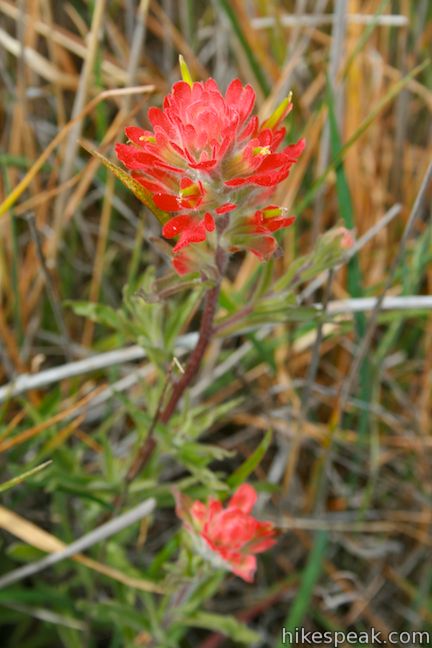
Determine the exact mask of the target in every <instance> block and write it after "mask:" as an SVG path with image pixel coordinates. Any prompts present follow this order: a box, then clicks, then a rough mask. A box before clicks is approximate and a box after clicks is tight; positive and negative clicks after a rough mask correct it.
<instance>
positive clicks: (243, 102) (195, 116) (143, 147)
mask: <svg viewBox="0 0 432 648" xmlns="http://www.w3.org/2000/svg"><path fill="white" fill-rule="evenodd" d="M254 103H255V93H254V91H253V89H252V88H251V86H249V85H246V86H242V84H241V82H240V81H239V79H235V80H234V81H232V82H231V83H230V85H229V87H228V89H227V91H226V93H225V95H222V93H221V92H220V90H219V88H218V86H217V84H216V82H215V81H214V80H213V79H208V80H207V81H205V82H197V83H188V82H186V81H180V82H178V83H175V84H174V86H173V89H172V92H171V93H170V94H169V95H168V96H167V97H165V100H164V103H163V108H162V109H159V108H150V109H149V111H148V118H149V121H150V123H151V125H152V127H153V130H152V131H149V130H143V129H142V128H137V127H135V126H130V127H128V128H126V131H125V132H126V136H127V138H128V140H129V142H130V143H128V144H117V146H116V152H117V156H118V158H119V160H121V162H123V164H124V165H125V166H126V167H127V168H129V169H130V170H131V171H132V176H133V177H134V178H135V179H136V180H137V181H138V182H140V183H141V184H142V185H143V186H144V187H145V188H146V189H148V190H149V191H151V192H152V194H153V198H154V202H155V204H156V205H157V206H158V207H159V208H160V209H163V210H165V211H168V212H176V213H177V214H176V215H175V216H173V218H171V219H170V220H169V221H168V222H167V223H166V224H165V225H164V227H163V230H162V234H163V235H164V236H165V237H166V238H177V242H176V245H175V246H174V248H173V264H174V267H175V268H176V270H177V272H179V274H184V273H185V272H190V271H191V270H198V269H200V268H202V264H203V261H205V260H206V259H207V263H208V260H209V259H211V258H214V252H215V249H216V247H217V246H218V245H219V246H221V247H222V248H224V249H225V250H227V251H235V250H239V249H246V250H250V251H252V252H253V253H255V254H256V255H257V256H258V257H259V258H260V259H266V258H269V257H270V256H271V255H272V253H273V252H274V250H275V249H276V241H275V239H274V237H273V235H272V233H273V232H275V231H276V230H278V229H280V228H282V227H287V226H288V225H290V224H291V223H292V222H293V220H294V219H293V218H292V217H287V216H286V214H285V209H284V208H279V207H275V206H273V205H271V206H268V207H264V208H263V207H262V206H263V205H265V201H267V200H268V197H269V195H270V194H271V193H272V191H273V189H274V188H275V186H276V185H277V184H278V183H280V182H281V181H282V180H284V179H285V178H286V177H287V176H288V174H289V171H290V168H291V166H292V165H293V163H294V162H296V160H297V158H298V156H299V155H300V153H301V152H302V150H303V148H304V141H303V140H300V141H299V142H297V144H294V145H288V146H285V147H284V148H282V149H281V150H280V151H279V152H278V148H279V146H280V145H281V143H282V141H283V139H284V136H285V129H284V128H280V127H279V126H280V124H281V122H282V120H283V119H284V118H285V117H286V115H287V114H288V112H289V111H290V109H291V107H292V104H291V102H290V100H289V98H287V99H285V100H284V101H283V102H282V103H281V105H280V106H279V107H278V108H277V109H276V111H275V112H274V113H273V115H272V116H271V117H270V118H269V119H267V120H266V121H264V123H262V124H261V125H260V124H259V122H258V118H257V117H256V116H251V113H252V109H253V106H254ZM257 209H258V210H257ZM225 214H229V216H228V217H224V215H225Z"/></svg>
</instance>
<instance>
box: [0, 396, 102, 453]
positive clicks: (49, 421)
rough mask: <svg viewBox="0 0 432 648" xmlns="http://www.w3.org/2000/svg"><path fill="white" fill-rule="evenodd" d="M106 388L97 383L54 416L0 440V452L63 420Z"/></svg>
mask: <svg viewBox="0 0 432 648" xmlns="http://www.w3.org/2000/svg"><path fill="white" fill-rule="evenodd" d="M105 388H106V386H105V385H99V387H97V388H96V389H94V390H93V391H92V392H91V393H90V394H87V395H86V396H84V397H83V398H81V399H80V400H79V401H77V402H76V403H74V404H73V405H71V406H70V407H67V408H66V409H65V410H63V411H62V412H59V413H58V414H56V415H55V416H52V417H51V418H49V419H47V420H45V421H43V422H42V423H38V425H34V426H33V427H31V428H28V429H27V430H24V431H23V432H20V433H18V434H17V435H15V436H14V437H12V438H11V439H7V440H4V441H2V442H0V453H1V452H6V451H7V450H10V449H11V448H13V447H15V446H17V445H20V444H21V443H24V442H25V441H28V440H29V439H32V438H33V437H35V436H37V435H38V434H40V433H41V432H44V431H45V430H46V429H48V428H50V427H51V426H52V425H55V424H56V423H60V422H61V421H64V419H65V418H67V417H68V416H71V415H72V414H73V413H74V412H75V411H76V410H78V409H80V408H81V407H85V406H86V405H87V404H88V403H90V402H91V401H92V400H93V399H94V398H96V396H98V394H100V393H101V392H102V391H103V390H104V389H105Z"/></svg>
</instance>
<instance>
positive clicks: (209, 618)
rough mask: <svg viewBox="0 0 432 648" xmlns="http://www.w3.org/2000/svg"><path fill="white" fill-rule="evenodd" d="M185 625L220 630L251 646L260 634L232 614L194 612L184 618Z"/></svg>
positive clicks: (231, 637)
mask: <svg viewBox="0 0 432 648" xmlns="http://www.w3.org/2000/svg"><path fill="white" fill-rule="evenodd" d="M184 622H185V623H187V625H190V626H193V627H194V628H205V629H206V630H213V631H215V632H222V633H223V634H224V635H225V636H227V637H230V639H232V640H233V641H238V642H240V643H243V644H247V645H249V646H251V645H252V644H254V643H255V642H257V641H258V640H259V639H260V636H259V635H258V634H257V633H256V632H253V630H249V628H247V627H246V626H245V625H244V624H243V623H241V622H240V621H237V619H236V618H235V617H233V616H229V615H226V614H224V615H222V614H213V613H211V612H195V614H193V615H191V616H189V617H187V618H186V619H184Z"/></svg>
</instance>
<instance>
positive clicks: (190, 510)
mask: <svg viewBox="0 0 432 648" xmlns="http://www.w3.org/2000/svg"><path fill="white" fill-rule="evenodd" d="M176 497H177V515H178V516H179V517H180V518H181V519H182V520H183V522H184V524H185V527H186V529H187V530H188V531H189V532H190V534H191V536H192V538H193V539H194V540H195V541H196V540H198V541H200V542H196V543H195V544H196V548H197V549H198V551H200V552H201V554H202V555H203V556H204V557H205V558H206V559H208V560H209V561H210V562H212V563H213V564H214V565H215V566H217V567H224V568H225V569H228V570H230V571H232V572H233V573H234V574H236V575H237V576H240V578H243V580H245V581H247V582H248V583H251V582H252V581H253V577H254V574H255V571H256V566H257V561H256V557H255V554H257V553H262V552H263V551H266V550H267V549H269V548H270V547H271V546H273V545H274V544H275V542H276V540H275V537H274V536H275V533H276V531H275V528H274V526H273V524H272V523H271V522H260V521H258V520H257V519H256V518H254V517H253V515H251V511H252V509H253V507H254V505H255V502H256V499H257V494H256V491H255V489H254V488H253V487H252V486H249V485H248V484H243V485H242V486H240V487H239V488H238V489H237V491H236V492H235V493H234V495H233V497H232V498H231V499H230V501H229V502H228V506H227V507H226V508H223V506H222V503H221V502H220V501H219V500H216V499H213V498H211V499H210V500H209V502H208V503H207V504H203V503H202V502H199V501H195V502H193V503H192V504H191V503H188V502H187V499H186V498H185V497H184V496H183V495H180V494H178V493H177V494H176Z"/></svg>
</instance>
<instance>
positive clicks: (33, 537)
mask: <svg viewBox="0 0 432 648" xmlns="http://www.w3.org/2000/svg"><path fill="white" fill-rule="evenodd" d="M0 527H1V528H2V529H4V530H5V531H8V532H9V533H11V534H12V535H14V536H15V537H16V538H19V539H20V540H22V541H23V542H26V543H27V544H29V545H30V546H31V547H36V548H37V549H40V550H41V551H46V552H48V553H55V552H57V551H62V550H63V549H66V547H67V545H66V544H65V543H64V542H62V541H61V540H59V539H58V538H56V537H55V536H54V535H51V533H48V532H47V531H44V530H43V529H41V528H40V527H38V526H37V525H36V524H33V522H29V521H28V520H26V519H25V518H23V517H21V516H20V515H17V514H16V513H13V512H12V511H10V510H8V509H7V508H4V507H3V506H0ZM72 560H75V561H76V562H78V563H80V564H81V565H85V566H86V567H88V568H89V569H92V570H93V571H96V572H98V573H99V574H103V575H104V576H107V577H108V578H112V579H113V580H116V581H118V582H119V583H122V584H123V585H127V586H128V587H132V588H133V589H138V590H141V591H143V592H157V593H162V592H163V591H164V590H163V588H162V587H160V586H158V585H157V584H155V583H152V582H151V581H147V580H145V579H141V578H134V577H133V576H128V575H127V574H125V573H124V572H121V571H119V570H118V569H114V568H113V567H110V566H108V565H104V564H103V563H101V562H99V561H97V560H93V559H92V558H88V557H87V556H83V555H75V556H72Z"/></svg>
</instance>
